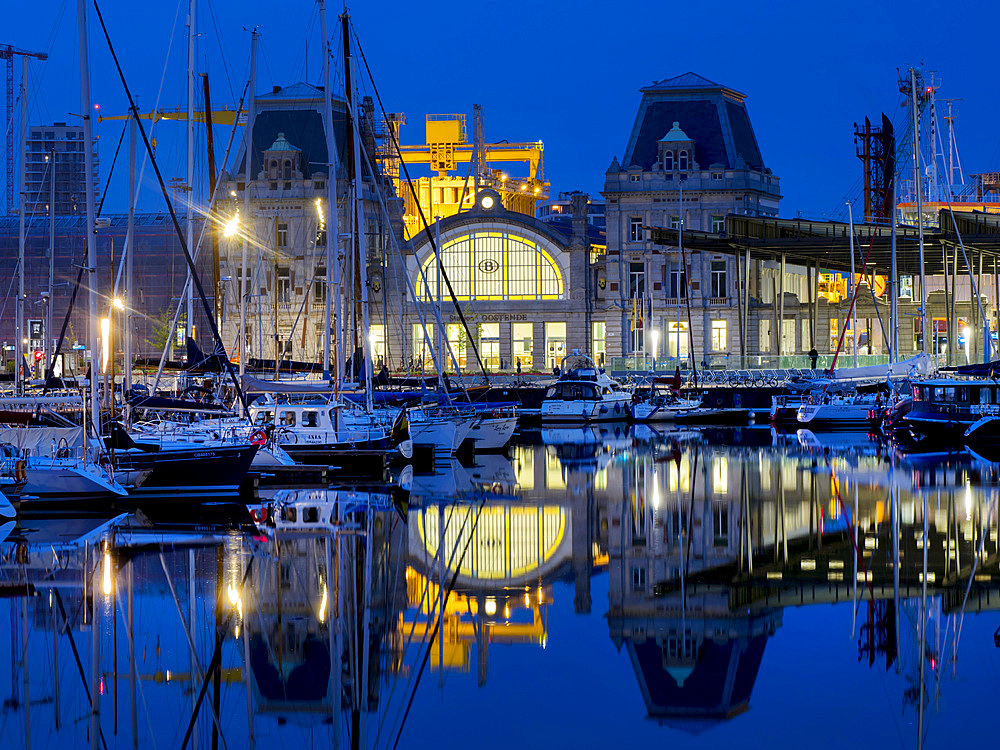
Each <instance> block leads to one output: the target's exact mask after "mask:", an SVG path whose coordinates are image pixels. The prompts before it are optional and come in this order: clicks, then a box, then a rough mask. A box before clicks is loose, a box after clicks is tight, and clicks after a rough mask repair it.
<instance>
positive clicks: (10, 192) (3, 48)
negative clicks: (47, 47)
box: [0, 44, 49, 216]
mask: <svg viewBox="0 0 1000 750" xmlns="http://www.w3.org/2000/svg"><path fill="white" fill-rule="evenodd" d="M15 55H20V56H21V57H35V58H38V59H39V60H48V59H49V56H48V55H47V54H45V53H44V52H28V50H24V49H18V48H17V47H11V46H10V45H9V44H2V45H0V60H6V61H7V215H8V216H10V212H11V209H12V208H13V207H14V56H15ZM22 64H23V63H22ZM21 106H22V107H23V106H25V103H24V102H21Z"/></svg>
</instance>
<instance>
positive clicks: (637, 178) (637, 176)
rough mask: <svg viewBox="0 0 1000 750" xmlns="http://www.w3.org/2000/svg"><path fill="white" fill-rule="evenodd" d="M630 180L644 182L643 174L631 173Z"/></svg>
mask: <svg viewBox="0 0 1000 750" xmlns="http://www.w3.org/2000/svg"><path fill="white" fill-rule="evenodd" d="M628 181H629V182H642V175H640V174H630V175H629V176H628Z"/></svg>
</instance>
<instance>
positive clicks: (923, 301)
mask: <svg viewBox="0 0 1000 750" xmlns="http://www.w3.org/2000/svg"><path fill="white" fill-rule="evenodd" d="M910 106H911V107H912V108H913V187H914V189H915V190H916V191H917V246H918V247H919V248H920V318H921V320H922V321H923V344H922V346H921V347H920V351H921V352H922V353H923V354H927V339H928V335H929V334H928V331H927V289H926V288H925V284H924V282H925V279H924V211H923V200H922V198H921V188H920V112H919V111H918V110H917V72H916V71H915V70H914V69H913V68H910ZM951 337H952V332H951V331H948V338H949V339H950V338H951Z"/></svg>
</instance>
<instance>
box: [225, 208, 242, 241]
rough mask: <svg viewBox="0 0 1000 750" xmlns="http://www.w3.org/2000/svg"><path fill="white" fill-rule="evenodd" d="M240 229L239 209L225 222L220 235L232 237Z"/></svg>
mask: <svg viewBox="0 0 1000 750" xmlns="http://www.w3.org/2000/svg"><path fill="white" fill-rule="evenodd" d="M239 228H240V212H239V209H237V210H236V214H235V215H234V216H233V218H231V219H230V220H229V221H227V222H226V224H225V226H224V227H223V228H222V234H223V235H224V236H226V237H232V236H233V235H234V234H236V232H238V231H239Z"/></svg>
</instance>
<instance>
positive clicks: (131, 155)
mask: <svg viewBox="0 0 1000 750" xmlns="http://www.w3.org/2000/svg"><path fill="white" fill-rule="evenodd" d="M132 115H133V116H132V117H130V118H129V122H128V232H127V234H126V243H125V315H124V316H123V317H124V325H123V326H122V328H123V329H124V330H123V332H122V333H123V335H124V337H125V373H124V378H125V381H124V383H123V384H122V387H123V388H124V389H126V390H127V389H129V388H131V387H132V284H133V279H134V269H135V261H134V248H135V143H136V137H135V131H136V127H135V113H134V112H133V113H132Z"/></svg>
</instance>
